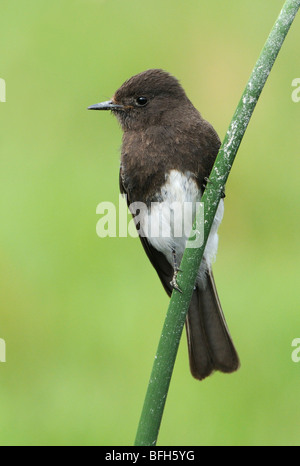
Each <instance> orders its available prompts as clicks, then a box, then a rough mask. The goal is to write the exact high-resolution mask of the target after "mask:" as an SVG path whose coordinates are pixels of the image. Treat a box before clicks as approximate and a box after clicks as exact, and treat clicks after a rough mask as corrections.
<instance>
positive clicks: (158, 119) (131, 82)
mask: <svg viewBox="0 0 300 466" xmlns="http://www.w3.org/2000/svg"><path fill="white" fill-rule="evenodd" d="M187 106H188V107H189V110H190V111H191V109H193V110H192V111H195V109H194V107H193V105H192V104H191V102H190V101H189V99H188V98H187V96H186V94H185V92H184V90H183V88H182V87H181V85H180V84H179V82H178V80H177V79H176V78H174V77H173V76H171V75H170V74H169V73H167V72H166V71H163V70H159V69H151V70H147V71H144V72H142V73H139V74H137V75H135V76H133V77H132V78H130V79H128V80H127V81H125V83H124V84H123V85H122V86H121V87H120V88H119V89H118V90H117V91H116V93H115V94H114V96H113V97H112V99H111V100H109V101H107V102H102V103H100V104H96V105H92V106H91V107H89V109H90V110H111V111H112V112H113V113H114V114H115V115H116V116H117V118H118V120H119V121H120V123H121V126H122V129H123V130H124V131H126V130H140V129H142V128H145V127H147V126H150V125H163V124H168V125H170V124H171V121H170V120H171V119H172V118H170V112H173V115H176V116H177V117H179V116H180V114H181V115H182V114H183V111H184V110H186V108H187ZM174 110H175V111H174Z"/></svg>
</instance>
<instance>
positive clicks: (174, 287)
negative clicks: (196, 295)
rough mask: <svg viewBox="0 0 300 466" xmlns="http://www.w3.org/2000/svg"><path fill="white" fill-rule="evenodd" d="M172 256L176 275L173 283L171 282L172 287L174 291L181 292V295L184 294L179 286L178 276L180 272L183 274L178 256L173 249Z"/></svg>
mask: <svg viewBox="0 0 300 466" xmlns="http://www.w3.org/2000/svg"><path fill="white" fill-rule="evenodd" d="M172 254H173V269H174V275H173V278H172V281H171V282H170V285H171V286H172V288H173V289H174V290H177V291H179V293H182V291H181V289H180V288H179V286H178V284H177V275H178V272H181V270H180V269H179V268H178V265H177V256H176V251H175V249H172Z"/></svg>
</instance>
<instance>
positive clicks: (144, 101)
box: [135, 96, 148, 107]
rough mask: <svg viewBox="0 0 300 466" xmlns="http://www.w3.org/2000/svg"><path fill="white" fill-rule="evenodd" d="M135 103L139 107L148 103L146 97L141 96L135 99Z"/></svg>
mask: <svg viewBox="0 0 300 466" xmlns="http://www.w3.org/2000/svg"><path fill="white" fill-rule="evenodd" d="M135 101H136V103H137V105H138V106H139V107H144V106H145V105H147V103H148V99H147V97H142V96H141V97H137V98H136V100H135Z"/></svg>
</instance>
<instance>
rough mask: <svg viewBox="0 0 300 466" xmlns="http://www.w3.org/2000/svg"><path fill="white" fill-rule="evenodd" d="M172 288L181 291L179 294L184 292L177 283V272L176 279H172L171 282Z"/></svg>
mask: <svg viewBox="0 0 300 466" xmlns="http://www.w3.org/2000/svg"><path fill="white" fill-rule="evenodd" d="M170 285H171V287H172V288H173V290H176V291H179V293H182V290H181V289H180V288H179V286H178V283H177V272H175V274H174V277H173V278H172V281H171V282H170Z"/></svg>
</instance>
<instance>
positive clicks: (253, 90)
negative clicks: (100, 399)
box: [135, 0, 300, 446]
mask: <svg viewBox="0 0 300 466" xmlns="http://www.w3.org/2000/svg"><path fill="white" fill-rule="evenodd" d="M299 7H300V0H287V1H286V2H285V4H284V6H283V9H282V11H281V13H280V15H279V17H278V19H277V21H276V23H275V25H274V26H273V28H272V31H271V33H270V35H269V37H268V39H267V42H266V44H265V46H264V48H263V50H262V52H261V55H260V57H259V59H258V61H257V63H256V65H255V68H254V70H253V72H252V74H251V76H250V79H249V81H248V83H247V86H246V88H245V91H244V93H243V95H242V98H241V100H240V102H239V104H238V107H237V109H236V111H235V114H234V116H233V119H232V121H231V123H230V126H229V129H228V131H227V133H226V136H225V139H224V141H223V143H222V146H221V148H220V151H219V154H218V156H217V159H216V161H215V164H214V167H213V169H212V172H211V174H210V177H209V182H208V183H207V187H206V189H205V192H204V194H203V196H202V200H201V201H202V203H203V204H204V242H203V245H202V246H201V247H200V248H186V250H185V253H184V256H183V259H182V262H181V265H180V269H181V271H182V273H180V276H179V277H178V284H179V287H180V288H181V290H182V291H183V293H182V294H180V293H178V292H176V291H175V292H174V293H173V295H172V297H171V300H170V305H169V308H168V311H167V315H166V319H165V323H164V326H163V330H162V334H161V338H160V341H159V345H158V349H157V353H156V356H155V360H154V364H153V369H152V373H151V377H150V381H149V385H148V390H147V393H146V398H145V402H144V406H143V410H142V414H141V418H140V423H139V426H138V431H137V436H136V440H135V445H136V446H138V445H148V446H154V445H156V441H157V437H158V432H159V428H160V424H161V419H162V415H163V411H164V406H165V402H166V398H167V394H168V389H169V384H170V380H171V376H172V372H173V368H174V364H175V360H176V355H177V350H178V346H179V342H180V339H181V335H182V330H183V326H184V323H185V319H186V314H187V311H188V308H189V304H190V301H191V298H192V293H193V289H194V284H195V282H196V277H197V272H198V270H199V266H200V263H201V260H202V257H203V253H204V249H205V245H206V241H207V238H208V235H209V232H210V229H211V225H212V222H213V219H214V217H215V214H216V211H217V207H218V205H219V202H220V199H221V196H222V193H223V191H224V189H225V183H226V181H227V178H228V176H229V173H230V170H231V167H232V164H233V162H234V159H235V156H236V153H237V151H238V148H239V146H240V144H241V141H242V138H243V136H244V134H245V131H246V129H247V126H248V123H249V121H250V118H251V116H252V113H253V111H254V108H255V106H256V104H257V101H258V99H259V97H260V94H261V92H262V90H263V87H264V85H265V83H266V80H267V78H268V76H269V74H270V71H271V69H272V66H273V64H274V62H275V60H276V57H277V55H278V53H279V51H280V49H281V46H282V44H283V41H284V39H285V37H286V35H287V33H288V31H289V29H290V26H291V24H292V22H293V20H294V18H295V16H296V13H297V11H298V9H299ZM199 218H200V216H198V215H197V217H196V220H195V225H194V230H198V231H199V232H200V229H201V225H200V220H199Z"/></svg>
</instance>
